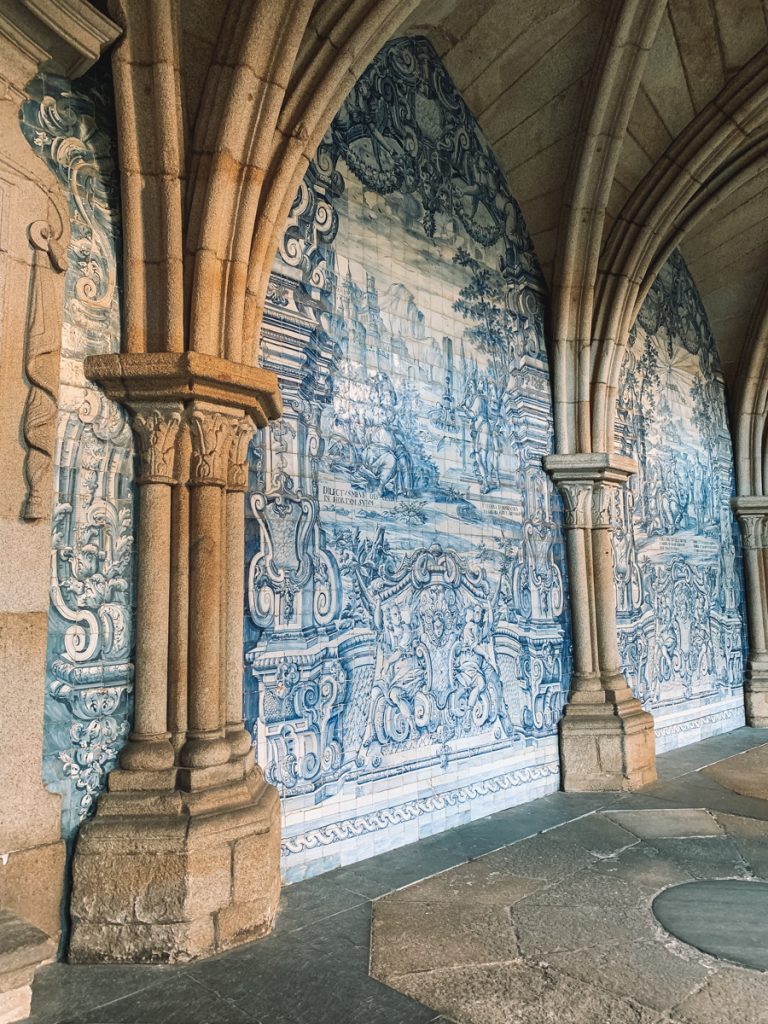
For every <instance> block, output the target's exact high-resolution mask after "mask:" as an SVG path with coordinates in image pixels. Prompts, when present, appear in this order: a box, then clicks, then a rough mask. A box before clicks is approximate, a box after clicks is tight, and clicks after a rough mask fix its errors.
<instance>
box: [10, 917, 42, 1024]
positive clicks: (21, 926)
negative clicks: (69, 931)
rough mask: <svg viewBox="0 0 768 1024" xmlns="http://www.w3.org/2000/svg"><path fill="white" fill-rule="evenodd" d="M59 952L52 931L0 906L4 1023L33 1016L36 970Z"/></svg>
mask: <svg viewBox="0 0 768 1024" xmlns="http://www.w3.org/2000/svg"><path fill="white" fill-rule="evenodd" d="M55 955H56V943H55V942H54V941H53V939H52V938H51V937H50V935H46V933H45V932H44V931H41V930H40V929H39V928H36V927H35V926H34V925H32V924H30V923H29V921H25V920H24V918H23V917H19V916H18V915H16V914H12V913H11V912H10V911H9V910H2V909H0V1024H11V1022H12V1021H16V1020H22V1019H23V1018H24V1017H28V1016H29V1009H30V1003H31V1000H32V979H33V977H34V975H35V971H36V970H37V968H38V967H40V966H41V965H42V964H44V963H50V961H51V960H53V958H54V957H55Z"/></svg>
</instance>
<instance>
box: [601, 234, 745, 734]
mask: <svg viewBox="0 0 768 1024" xmlns="http://www.w3.org/2000/svg"><path fill="white" fill-rule="evenodd" d="M616 442H617V448H618V449H619V450H620V451H622V452H623V453H625V454H627V455H631V456H632V457H633V458H635V459H636V460H637V464H638V472H637V475H636V476H634V477H632V478H631V480H630V487H629V488H628V489H625V490H624V494H623V496H622V498H621V499H619V498H618V496H617V501H618V502H619V507H617V509H616V513H617V521H618V522H619V524H620V525H619V527H618V529H617V530H616V531H615V532H614V538H613V540H614V547H613V553H614V565H615V570H616V602H617V615H618V623H619V644H620V649H621V653H622V662H623V668H624V671H625V672H626V674H627V678H628V680H629V681H630V683H631V685H632V687H633V689H634V691H635V694H636V696H637V697H639V698H640V699H641V700H642V702H643V705H644V706H645V707H646V708H647V709H648V710H650V711H652V712H653V715H654V718H655V721H656V743H657V750H658V751H659V752H661V751H663V750H666V749H669V748H671V747H677V746H682V745H683V744H686V743H692V742H694V741H696V740H698V739H701V738H703V737H705V736H710V735H713V734H715V733H719V732H726V731H728V730H729V729H734V728H736V727H737V726H739V725H743V724H744V698H743V692H742V687H743V661H744V655H745V631H744V625H743V600H744V599H743V585H742V574H741V553H740V540H739V534H738V530H737V528H736V527H735V525H734V519H733V515H732V513H731V504H730V502H731V497H732V495H733V493H734V473H733V451H732V447H731V438H730V432H729V426H728V417H727V411H726V401H725V388H724V385H723V378H722V374H721V372H720V364H719V360H718V356H717V349H716V348H715V341H714V338H713V336H712V332H711V330H710V326H709V323H708V321H707V316H706V313H705V311H704V307H703V306H702V303H701V300H700V298H699V295H698V292H697V291H696V287H695V285H694V283H693V280H692V278H691V276H690V274H689V272H688V269H687V267H686V265H685V263H684V261H683V259H682V257H681V256H680V254H679V253H678V252H675V253H674V254H673V255H672V256H671V257H670V259H669V260H668V261H667V263H666V264H665V266H664V267H663V268H662V270H661V272H660V274H659V276H658V278H657V279H656V282H655V283H654V285H653V287H652V288H651V290H650V292H649V294H648V296H647V298H646V300H645V302H644V303H643V306H642V309H641V311H640V315H639V316H638V319H637V323H636V324H635V326H634V328H633V330H632V334H631V337H630V344H629V348H628V350H627V354H626V356H625V359H624V365H623V370H622V380H621V385H620V390H619V400H618V415H617V426H616Z"/></svg>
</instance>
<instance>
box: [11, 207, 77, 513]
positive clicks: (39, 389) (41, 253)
mask: <svg viewBox="0 0 768 1024" xmlns="http://www.w3.org/2000/svg"><path fill="white" fill-rule="evenodd" d="M29 241H30V244H31V245H32V248H33V250H34V258H33V263H32V271H31V274H30V278H29V305H28V308H29V313H28V317H27V331H26V346H25V354H24V373H25V374H26V377H27V380H28V381H29V393H28V395H27V401H26V403H25V405H24V415H23V419H22V432H23V434H24V440H25V442H26V444H27V453H26V456H25V459H24V476H25V479H26V482H27V495H26V500H25V502H24V511H23V516H24V519H27V520H31V521H34V520H37V519H42V518H44V517H45V516H46V515H48V513H49V512H50V504H49V501H48V500H47V499H46V496H45V495H46V490H45V486H44V485H45V481H46V480H47V479H48V478H49V477H50V475H51V463H52V459H53V452H54V446H55V434H56V407H57V400H58V392H59V346H60V343H61V310H60V309H59V307H60V305H61V296H60V295H57V293H56V290H55V288H54V286H53V274H54V273H61V272H62V271H63V270H66V267H67V259H66V256H65V255H64V253H63V251H62V250H61V248H60V247H59V245H58V244H57V240H56V239H55V238H54V235H53V228H52V227H51V225H50V224H49V223H48V222H47V221H44V220H36V221H34V222H33V223H32V224H30V226H29Z"/></svg>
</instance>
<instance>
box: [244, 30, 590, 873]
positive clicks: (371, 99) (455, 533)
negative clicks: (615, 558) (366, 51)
mask: <svg viewBox="0 0 768 1024" xmlns="http://www.w3.org/2000/svg"><path fill="white" fill-rule="evenodd" d="M544 302H545V292H544V284H543V281H542V277H541V274H540V271H539V268H538V265H537V262H536V257H535V255H534V252H533V248H532V245H531V241H530V238H529V236H528V233H527V231H526V228H525V224H524V222H523V218H522V216H521V213H520V209H519V207H518V205H517V203H516V202H515V200H514V199H513V198H512V196H511V195H510V194H509V191H508V189H507V187H506V184H505V183H504V180H503V177H502V175H501V173H500V171H499V168H498V165H497V163H496V161H495V159H494V156H493V154H492V152H491V150H490V149H489V147H488V144H487V142H486V141H485V139H484V138H483V136H482V135H481V133H480V131H479V129H478V126H477V124H476V123H475V121H474V119H473V118H472V115H471V114H470V113H469V111H468V109H467V108H466V106H465V105H464V103H463V101H462V99H461V97H460V96H459V95H458V93H457V91H456V89H455V87H454V86H453V84H452V82H451V80H450V78H449V77H448V75H447V73H446V71H445V69H444V67H443V66H442V64H441V62H440V60H439V58H438V57H437V55H436V53H435V52H434V50H433V49H432V47H431V45H430V44H429V43H428V42H427V41H426V40H424V39H402V40H397V41H394V42H392V43H390V44H388V45H387V46H386V47H385V48H384V49H383V50H382V51H381V53H380V54H379V55H378V56H377V57H376V59H375V60H374V61H373V63H372V64H371V66H370V67H369V68H368V70H367V71H366V73H365V74H364V75H363V77H362V78H361V79H360V81H359V82H358V84H357V85H356V86H355V88H354V89H353V91H352V92H351V94H350V96H349V97H348V99H347V100H346V102H345V103H344V105H343V107H342V108H341V110H340V111H339V113H338V115H337V117H336V118H335V120H334V122H333V124H332V126H331V128H330V130H329V132H328V134H327V135H326V137H325V139H324V140H323V143H322V144H321V146H320V148H319V150H318V152H317V155H316V157H315V160H314V161H313V163H312V164H311V165H310V167H309V170H308V172H307V174H306V176H305V179H304V181H303V183H302V185H301V187H300V189H299V193H298V195H297V197H296V201H295V203H294V206H293V209H292V211H291V214H290V218H289V225H288V228H287V231H286V233H285V237H284V239H283V243H282V246H281V248H280V252H279V255H278V258H277V260H276V262H275V266H274V270H273V274H272V278H271V282H270V288H269V295H268V309H267V315H266V318H265V326H264V330H263V337H262V359H263V364H264V365H265V366H267V367H269V368H271V369H274V370H276V371H277V372H278V374H279V376H280V379H281V384H282V388H283V396H284V404H285V416H284V418H283V419H282V420H281V421H280V422H279V423H277V424H274V425H273V426H272V427H271V428H270V429H269V431H268V432H267V431H265V432H263V433H262V435H261V436H260V437H258V438H257V439H256V441H255V443H254V445H253V448H252V467H251V468H252V473H251V482H252V489H251V493H250V495H249V497H248V501H247V519H246V530H247V610H246V625H245V632H246V653H245V660H246V668H247V673H246V716H247V721H248V724H249V727H250V729H251V730H252V733H253V736H254V741H255V742H256V745H257V753H258V759H259V762H260V763H261V764H263V765H265V767H266V774H267V778H268V779H269V780H270V781H271V782H273V783H275V785H277V786H278V787H279V789H280V791H281V794H282V796H283V807H284V844H283V852H284V858H285V871H286V877H287V878H288V880H294V879H297V878H300V877H303V876H304V875H307V874H313V873H316V872H318V871H322V870H326V869H328V868H330V867H334V866H336V865H338V864H340V863H344V862H347V861H351V860H355V859H359V858H362V857H366V856H370V855H371V854H372V853H374V852H377V851H379V850H383V849H386V848H388V847H392V846H396V845H398V844H401V843H405V842H410V841H413V840H414V839H416V838H418V837H419V836H423V835H428V834H430V833H432V832H434V831H438V830H440V829H443V828H447V827H450V826H451V825H453V824H458V823H459V822H461V821H465V820H469V819H470V818H474V817H478V816H480V815H483V814H487V813H489V812H490V811H492V810H496V809H499V808H502V807H505V806H508V805H510V804H512V803H516V802H520V801H523V800H528V799H532V798H534V797H536V796H540V795H542V794H543V793H546V792H550V791H552V790H553V789H555V788H556V787H557V784H558V763H557V741H556V726H557V722H558V719H559V717H560V714H561V709H562V705H563V700H564V695H565V693H566V691H567V686H568V677H569V661H570V656H569V638H568V635H567V625H566V623H567V615H566V608H565V602H566V587H565V578H564V564H563V561H564V560H563V536H562V530H561V508H560V504H559V499H558V498H557V497H556V495H555V494H553V491H552V487H551V485H550V483H549V481H548V479H547V477H546V475H545V474H544V472H543V469H542V456H543V455H545V454H546V453H547V452H549V451H551V450H552V412H551V400H550V389H549V377H548V369H547V358H546V351H545V345H544V331H543V308H544Z"/></svg>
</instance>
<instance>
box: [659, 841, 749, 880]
mask: <svg viewBox="0 0 768 1024" xmlns="http://www.w3.org/2000/svg"><path fill="white" fill-rule="evenodd" d="M653 845H654V846H655V847H656V849H657V850H659V852H660V853H661V854H662V855H663V856H665V857H669V859H670V860H672V861H674V863H675V864H677V865H678V866H679V867H680V868H681V869H682V870H683V871H686V872H687V873H688V874H689V875H691V877H692V878H744V877H746V876H748V875H749V867H748V865H747V864H746V863H745V861H744V858H743V857H742V856H741V854H740V852H739V849H738V847H737V846H736V843H735V842H734V841H733V840H732V839H728V838H727V837H725V836H721V837H716V836H712V837H711V838H706V839H700V838H697V837H691V838H690V839H686V840H682V839H656V840H654V841H653Z"/></svg>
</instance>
